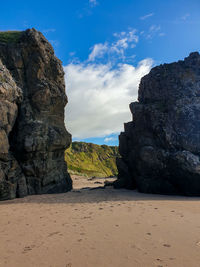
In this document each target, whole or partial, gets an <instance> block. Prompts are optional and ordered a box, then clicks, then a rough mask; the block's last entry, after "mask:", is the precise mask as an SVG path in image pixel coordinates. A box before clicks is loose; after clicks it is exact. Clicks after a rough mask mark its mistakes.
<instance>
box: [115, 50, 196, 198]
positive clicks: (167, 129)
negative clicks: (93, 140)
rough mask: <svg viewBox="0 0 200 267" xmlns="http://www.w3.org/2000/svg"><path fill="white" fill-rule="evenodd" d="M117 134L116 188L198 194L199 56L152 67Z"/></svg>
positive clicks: (191, 56)
mask: <svg viewBox="0 0 200 267" xmlns="http://www.w3.org/2000/svg"><path fill="white" fill-rule="evenodd" d="M130 110H131V113H132V115H133V120H132V121H131V122H128V123H125V131H124V132H123V133H121V134H120V136H119V143H120V144H119V151H120V154H121V158H120V159H118V161H117V165H118V171H119V175H118V180H117V182H116V183H115V187H117V188H119V187H126V188H138V190H139V191H141V192H145V193H160V194H183V195H189V196H199V195H200V55H199V53H198V52H195V53H191V54H190V55H189V57H187V58H185V60H184V61H178V62H176V63H172V64H164V65H160V66H158V67H155V68H153V69H152V70H151V71H150V73H149V74H148V75H146V76H144V77H143V78H142V80H141V83H140V86H139V96H138V102H134V103H131V104H130Z"/></svg>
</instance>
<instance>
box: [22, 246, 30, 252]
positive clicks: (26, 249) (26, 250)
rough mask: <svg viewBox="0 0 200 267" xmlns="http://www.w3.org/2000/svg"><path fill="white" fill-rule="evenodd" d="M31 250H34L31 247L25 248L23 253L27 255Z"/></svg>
mask: <svg viewBox="0 0 200 267" xmlns="http://www.w3.org/2000/svg"><path fill="white" fill-rule="evenodd" d="M30 250H32V248H31V247H30V246H26V247H24V251H23V252H22V253H26V252H28V251H30Z"/></svg>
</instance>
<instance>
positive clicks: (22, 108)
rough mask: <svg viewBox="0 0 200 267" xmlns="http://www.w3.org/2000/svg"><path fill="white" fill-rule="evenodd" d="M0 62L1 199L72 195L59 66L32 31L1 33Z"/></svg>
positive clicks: (63, 96) (49, 47) (43, 39)
mask: <svg viewBox="0 0 200 267" xmlns="http://www.w3.org/2000/svg"><path fill="white" fill-rule="evenodd" d="M10 35H12V33H10ZM0 59H1V61H0V112H1V113H0V114H1V116H0V200H3V199H11V198H14V197H22V196H25V195H27V194H43V193H59V192H66V191H68V190H70V189H71V188H72V181H71V178H70V176H69V174H68V172H67V166H66V163H65V161H64V150H65V149H66V148H67V147H69V145H70V143H71V135H70V134H69V133H68V132H67V131H66V129H65V126H64V107H65V105H66V103H67V97H66V95H65V84H64V72H63V69H62V65H61V62H60V61H59V60H58V59H57V58H56V57H55V55H54V51H53V48H52V46H51V45H50V44H49V43H48V41H47V40H46V39H45V38H44V36H43V35H42V34H41V33H40V32H38V31H36V30H35V29H29V30H26V31H24V32H21V33H18V34H17V36H15V38H14V39H12V38H10V39H9V38H7V39H6V40H5V38H4V39H3V38H1V34H0ZM2 114H3V115H2Z"/></svg>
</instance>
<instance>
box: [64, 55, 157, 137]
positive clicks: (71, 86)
mask: <svg viewBox="0 0 200 267" xmlns="http://www.w3.org/2000/svg"><path fill="white" fill-rule="evenodd" d="M152 64H153V61H152V60H151V59H145V60H143V61H140V62H139V64H138V65H137V66H136V67H134V66H132V65H128V64H118V65H117V67H116V68H112V65H111V64H95V63H92V64H81V63H80V64H72V63H71V64H69V65H67V66H66V67H64V70H65V73H66V91H67V95H68V99H69V103H68V105H67V108H66V116H65V117H66V122H67V125H66V126H67V129H68V130H69V131H70V132H71V133H72V135H73V137H74V138H80V139H83V138H89V137H98V136H105V135H110V134H112V133H117V132H120V131H122V130H123V123H124V122H126V121H130V120H131V113H130V111H129V104H130V103H131V102H133V101H135V100H136V99H137V93H138V85H139V81H140V79H141V77H142V76H144V75H145V74H147V73H148V72H149V71H150V69H151V67H152Z"/></svg>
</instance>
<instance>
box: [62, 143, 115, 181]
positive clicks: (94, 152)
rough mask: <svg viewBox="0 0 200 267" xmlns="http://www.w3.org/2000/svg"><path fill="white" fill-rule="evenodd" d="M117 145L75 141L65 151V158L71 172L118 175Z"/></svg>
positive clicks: (105, 175) (92, 174)
mask: <svg viewBox="0 0 200 267" xmlns="http://www.w3.org/2000/svg"><path fill="white" fill-rule="evenodd" d="M117 156H119V153H118V147H117V146H106V145H101V146H100V145H95V144H91V143H84V142H73V143H72V145H71V146H70V148H68V149H67V150H66V151H65V160H66V162H67V165H68V170H69V172H70V173H71V174H81V175H86V176H97V177H108V176H115V175H117V167H116V162H115V160H116V157H117Z"/></svg>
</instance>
